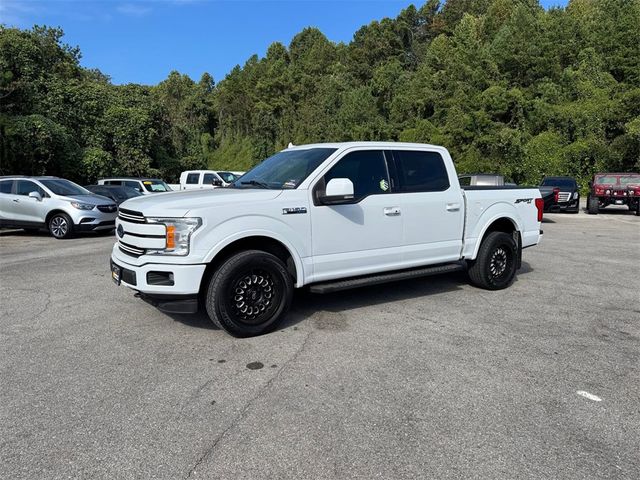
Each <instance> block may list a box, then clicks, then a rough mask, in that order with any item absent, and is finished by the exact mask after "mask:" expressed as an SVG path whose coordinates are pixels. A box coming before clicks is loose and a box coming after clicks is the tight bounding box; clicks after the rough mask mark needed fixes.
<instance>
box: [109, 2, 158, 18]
mask: <svg viewBox="0 0 640 480" xmlns="http://www.w3.org/2000/svg"><path fill="white" fill-rule="evenodd" d="M116 10H117V11H118V13H121V14H123V15H130V16H132V17H142V16H144V15H148V14H149V13H151V10H152V8H151V7H150V6H149V4H146V5H142V4H141V3H123V4H121V5H118V6H117V7H116Z"/></svg>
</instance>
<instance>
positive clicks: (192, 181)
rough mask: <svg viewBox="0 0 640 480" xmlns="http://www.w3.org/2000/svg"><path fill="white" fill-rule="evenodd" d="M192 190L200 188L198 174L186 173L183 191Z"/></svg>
mask: <svg viewBox="0 0 640 480" xmlns="http://www.w3.org/2000/svg"><path fill="white" fill-rule="evenodd" d="M194 188H201V187H200V173H198V172H189V173H187V178H186V179H185V182H184V189H185V190H191V189H194Z"/></svg>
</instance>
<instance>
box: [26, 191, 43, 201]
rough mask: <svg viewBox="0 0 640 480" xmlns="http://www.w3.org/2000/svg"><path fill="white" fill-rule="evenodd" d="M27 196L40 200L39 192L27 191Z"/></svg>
mask: <svg viewBox="0 0 640 480" xmlns="http://www.w3.org/2000/svg"><path fill="white" fill-rule="evenodd" d="M29 198H35V199H36V200H37V201H38V202H41V201H42V195H40V192H29Z"/></svg>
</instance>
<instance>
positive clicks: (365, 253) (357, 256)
mask: <svg viewBox="0 0 640 480" xmlns="http://www.w3.org/2000/svg"><path fill="white" fill-rule="evenodd" d="M333 178H348V179H349V180H351V182H352V183H353V187H354V200H353V202H351V203H350V204H343V205H322V204H320V203H319V202H318V200H317V198H318V194H319V192H322V191H323V190H324V187H325V186H326V184H327V182H329V180H331V179H333ZM312 195H313V199H312V202H310V203H311V230H312V255H313V272H314V273H313V277H314V281H319V280H328V279H332V278H342V277H349V276H354V275H363V274H367V273H371V272H376V271H382V270H392V269H394V268H398V267H399V266H400V263H401V260H402V254H401V251H402V223H403V217H402V215H401V214H400V209H399V205H400V196H399V195H398V194H395V193H393V192H392V191H391V182H390V178H389V171H388V168H387V162H386V159H385V154H384V152H383V151H382V150H358V151H352V152H349V153H346V154H345V155H344V156H343V157H342V158H340V159H339V160H338V161H337V162H336V163H334V164H333V165H332V166H331V167H330V168H329V169H328V170H327V171H326V172H325V173H324V175H323V176H322V178H320V179H319V180H318V181H317V182H316V183H315V186H314V187H313V189H312Z"/></svg>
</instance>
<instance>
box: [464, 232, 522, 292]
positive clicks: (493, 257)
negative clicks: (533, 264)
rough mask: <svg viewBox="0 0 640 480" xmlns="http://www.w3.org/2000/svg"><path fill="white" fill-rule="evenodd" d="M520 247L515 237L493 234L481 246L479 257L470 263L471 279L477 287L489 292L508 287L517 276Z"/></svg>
mask: <svg viewBox="0 0 640 480" xmlns="http://www.w3.org/2000/svg"><path fill="white" fill-rule="evenodd" d="M517 258H518V245H517V244H516V242H515V241H514V239H513V236H512V235H510V234H508V233H504V232H491V233H489V234H488V235H487V236H486V237H485V238H484V240H483V241H482V245H480V250H479V251H478V257H477V258H476V259H475V260H474V261H472V262H469V278H470V279H471V283H473V284H474V285H475V286H477V287H480V288H484V289H487V290H500V289H503V288H506V287H508V286H509V285H510V284H511V282H512V281H513V278H514V277H515V274H516V261H517Z"/></svg>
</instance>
